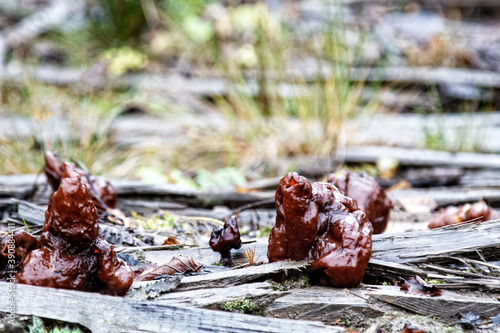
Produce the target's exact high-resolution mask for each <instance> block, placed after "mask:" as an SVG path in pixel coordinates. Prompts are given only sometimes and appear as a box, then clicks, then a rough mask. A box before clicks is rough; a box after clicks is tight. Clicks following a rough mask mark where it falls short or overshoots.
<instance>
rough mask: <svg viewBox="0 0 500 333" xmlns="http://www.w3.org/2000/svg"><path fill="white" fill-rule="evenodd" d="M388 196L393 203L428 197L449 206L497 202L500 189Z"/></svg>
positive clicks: (418, 191) (450, 189) (399, 192)
mask: <svg viewBox="0 0 500 333" xmlns="http://www.w3.org/2000/svg"><path fill="white" fill-rule="evenodd" d="M388 195H389V197H390V198H391V200H393V201H398V200H399V199H403V198H414V197H428V198H432V199H434V201H435V202H436V203H437V205H438V206H449V205H457V204H463V203H466V202H476V201H479V200H485V201H486V202H489V201H493V202H495V201H498V200H499V199H500V189H498V188H470V187H459V186H451V187H442V188H433V189H405V190H395V191H390V192H389V193H388Z"/></svg>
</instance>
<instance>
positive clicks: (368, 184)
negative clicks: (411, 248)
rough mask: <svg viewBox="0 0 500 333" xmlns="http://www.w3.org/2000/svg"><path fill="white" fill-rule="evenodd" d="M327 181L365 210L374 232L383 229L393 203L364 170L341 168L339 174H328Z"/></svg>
mask: <svg viewBox="0 0 500 333" xmlns="http://www.w3.org/2000/svg"><path fill="white" fill-rule="evenodd" d="M327 181H328V183H330V184H333V185H335V186H336V187H337V188H338V189H339V190H340V191H341V192H342V193H343V194H344V195H346V196H348V197H351V198H353V199H354V200H356V203H357V204H358V208H359V209H360V210H362V211H363V212H365V214H366V217H368V220H370V222H371V223H372V225H373V233H374V234H381V233H383V232H384V231H385V229H386V228H387V223H388V222H389V217H390V214H391V208H392V207H393V206H394V205H393V203H392V201H391V199H389V197H387V194H386V193H385V191H384V190H383V189H382V187H380V185H379V184H378V183H377V181H376V180H375V179H374V178H373V177H371V176H369V175H368V174H366V173H364V172H350V171H348V170H342V174H341V175H337V174H330V175H329V176H328V179H327Z"/></svg>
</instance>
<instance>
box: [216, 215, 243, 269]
mask: <svg viewBox="0 0 500 333" xmlns="http://www.w3.org/2000/svg"><path fill="white" fill-rule="evenodd" d="M208 244H209V245H210V247H211V248H212V250H213V251H214V252H219V253H220V262H221V264H223V265H224V266H231V265H232V260H231V249H239V248H240V247H241V239H240V231H239V229H238V220H237V218H236V216H235V215H233V216H231V218H229V219H228V220H227V221H226V223H224V228H223V227H221V226H217V227H215V228H214V230H213V231H212V235H211V236H210V241H209V243H208Z"/></svg>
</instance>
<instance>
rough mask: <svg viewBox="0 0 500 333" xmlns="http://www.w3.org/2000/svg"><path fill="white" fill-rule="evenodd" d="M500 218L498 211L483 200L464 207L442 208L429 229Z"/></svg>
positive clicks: (431, 221)
mask: <svg viewBox="0 0 500 333" xmlns="http://www.w3.org/2000/svg"><path fill="white" fill-rule="evenodd" d="M498 218H500V215H499V214H498V213H497V211H496V210H494V209H493V208H491V207H490V206H488V205H487V204H486V202H484V201H483V200H481V201H478V202H476V203H473V204H465V205H462V206H458V207H456V206H449V207H447V208H441V209H440V210H439V213H438V215H437V216H435V217H434V218H433V219H432V220H430V221H429V225H428V227H429V229H434V228H440V227H444V226H446V225H450V224H456V223H462V222H467V221H476V222H483V221H489V220H494V219H498Z"/></svg>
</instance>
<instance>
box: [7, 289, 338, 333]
mask: <svg viewBox="0 0 500 333" xmlns="http://www.w3.org/2000/svg"><path fill="white" fill-rule="evenodd" d="M8 292H9V283H6V282H0V293H2V294H3V295H6V296H7V295H8ZM15 300H16V313H17V314H20V315H34V316H38V317H43V318H50V319H54V320H61V321H65V322H70V323H79V324H80V325H83V326H86V327H88V328H89V329H90V330H91V331H92V332H189V331H191V332H214V331H215V332H285V333H288V332H291V331H299V332H345V330H344V329H342V328H337V327H331V326H326V325H323V324H321V323H318V322H311V321H301V320H289V319H278V318H268V317H260V316H253V315H245V314H239V313H232V312H223V311H212V310H204V309H198V308H188V307H183V306H179V305H169V304H164V303H155V302H135V301H131V300H127V299H124V298H121V297H112V296H105V295H100V294H96V293H86V292H78V291H72V290H62V289H53V288H42V287H34V286H27V285H21V284H17V285H16V295H15ZM0 311H2V312H8V311H9V302H0Z"/></svg>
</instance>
